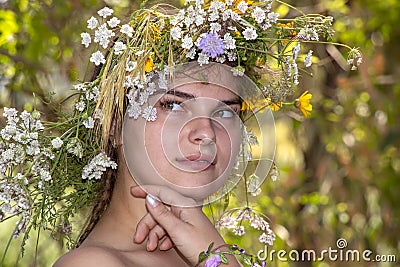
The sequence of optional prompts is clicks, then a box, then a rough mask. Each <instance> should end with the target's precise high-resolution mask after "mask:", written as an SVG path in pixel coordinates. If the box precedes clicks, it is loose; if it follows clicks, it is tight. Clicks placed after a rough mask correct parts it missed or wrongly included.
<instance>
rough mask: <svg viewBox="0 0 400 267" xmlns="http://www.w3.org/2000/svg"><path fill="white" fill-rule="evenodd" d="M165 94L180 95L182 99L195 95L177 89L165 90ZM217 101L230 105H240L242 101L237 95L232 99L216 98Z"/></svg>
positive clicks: (194, 97)
mask: <svg viewBox="0 0 400 267" xmlns="http://www.w3.org/2000/svg"><path fill="white" fill-rule="evenodd" d="M166 94H169V95H174V96H177V97H181V98H183V99H188V100H189V99H196V96H195V95H192V94H188V93H185V92H181V91H177V90H169V91H168V92H166ZM218 101H219V102H221V105H223V104H225V105H227V106H230V105H241V104H242V102H241V101H240V99H239V97H238V98H236V99H232V100H218ZM219 106H220V105H219Z"/></svg>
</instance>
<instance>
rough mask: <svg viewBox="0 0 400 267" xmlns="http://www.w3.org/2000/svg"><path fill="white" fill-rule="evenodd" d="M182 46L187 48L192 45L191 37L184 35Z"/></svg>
mask: <svg viewBox="0 0 400 267" xmlns="http://www.w3.org/2000/svg"><path fill="white" fill-rule="evenodd" d="M181 46H182V48H184V49H187V50H189V49H190V48H192V46H193V39H192V37H190V36H188V35H185V37H183V39H182V45H181Z"/></svg>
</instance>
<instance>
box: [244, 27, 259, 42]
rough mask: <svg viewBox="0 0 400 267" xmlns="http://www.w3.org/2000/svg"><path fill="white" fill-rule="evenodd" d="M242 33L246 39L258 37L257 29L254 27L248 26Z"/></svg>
mask: <svg viewBox="0 0 400 267" xmlns="http://www.w3.org/2000/svg"><path fill="white" fill-rule="evenodd" d="M242 34H243V37H244V38H245V39H246V40H255V39H256V38H257V36H258V35H257V32H256V30H254V29H253V28H249V27H248V28H246V29H245V30H244V31H243V32H242Z"/></svg>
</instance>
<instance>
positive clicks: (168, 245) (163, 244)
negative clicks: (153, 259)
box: [160, 236, 175, 250]
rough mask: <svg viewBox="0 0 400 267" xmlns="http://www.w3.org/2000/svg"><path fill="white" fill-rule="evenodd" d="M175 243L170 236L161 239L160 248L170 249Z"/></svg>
mask: <svg viewBox="0 0 400 267" xmlns="http://www.w3.org/2000/svg"><path fill="white" fill-rule="evenodd" d="M174 246H175V245H174V243H173V242H172V240H171V238H169V237H168V236H167V237H166V238H164V240H162V241H161V244H160V250H169V249H171V248H173V247H174Z"/></svg>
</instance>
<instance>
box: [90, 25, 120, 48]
mask: <svg viewBox="0 0 400 267" xmlns="http://www.w3.org/2000/svg"><path fill="white" fill-rule="evenodd" d="M113 36H115V33H114V32H113V31H112V30H110V29H108V28H107V25H106V24H105V23H104V24H102V25H101V26H100V27H98V28H97V30H96V31H95V32H94V39H93V41H94V42H95V43H99V44H100V45H101V46H102V47H103V48H104V49H106V48H107V46H108V44H109V43H110V38H111V37H113Z"/></svg>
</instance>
